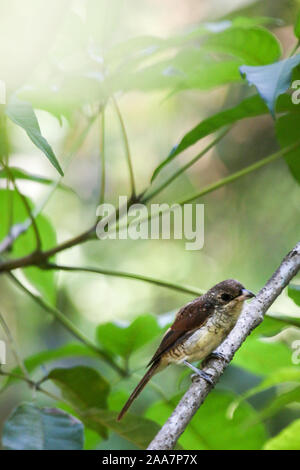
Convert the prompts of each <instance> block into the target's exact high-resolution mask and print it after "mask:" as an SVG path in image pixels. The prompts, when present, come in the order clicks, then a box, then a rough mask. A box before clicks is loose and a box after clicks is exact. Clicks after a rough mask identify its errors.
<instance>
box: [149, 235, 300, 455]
mask: <svg viewBox="0 0 300 470" xmlns="http://www.w3.org/2000/svg"><path fill="white" fill-rule="evenodd" d="M299 269H300V242H299V243H298V244H297V245H296V246H295V248H294V249H293V250H292V251H290V253H289V254H288V255H287V256H286V257H285V258H284V260H283V261H282V263H281V264H280V266H279V268H278V269H277V270H276V272H275V273H274V274H273V276H272V277H271V278H270V279H269V281H268V282H267V283H266V284H265V286H264V287H263V288H262V289H261V290H260V292H259V293H258V294H257V296H256V298H255V299H254V300H253V301H252V302H251V303H250V304H249V305H247V306H246V307H245V309H244V311H243V313H242V315H241V317H240V318H239V320H238V322H237V324H236V326H235V327H234V329H233V330H232V331H231V333H230V334H229V336H228V337H227V338H226V340H225V341H224V342H223V343H222V345H221V346H220V347H219V348H218V352H220V353H222V355H223V356H224V357H225V358H226V360H222V359H210V360H209V361H208V362H207V364H206V365H205V367H204V369H203V370H204V371H205V372H208V373H209V374H210V375H211V377H212V380H213V382H214V383H216V382H217V380H218V379H219V378H220V376H221V374H222V373H223V372H224V370H225V368H226V367H227V365H228V363H229V362H230V361H231V360H232V358H233V356H234V354H235V352H236V351H237V350H238V349H239V348H240V346H241V345H242V343H243V342H244V341H245V340H246V338H247V336H248V335H249V334H250V333H251V331H252V330H253V329H254V328H255V327H256V326H258V325H259V324H260V323H261V322H262V321H263V319H264V315H265V313H266V311H267V310H268V309H269V308H270V306H271V305H272V303H273V302H274V301H275V300H276V298H277V297H278V296H279V295H280V293H281V292H282V290H283V289H284V288H285V287H286V286H287V285H288V284H289V282H290V281H291V279H292V278H293V277H294V276H295V275H296V274H297V273H298V271H299ZM212 388H213V386H212V385H210V384H208V383H207V382H206V381H204V380H203V379H201V378H199V379H198V378H197V380H195V381H194V382H193V383H192V385H191V386H190V388H189V389H188V391H187V392H186V393H185V395H184V396H183V398H182V399H181V400H180V402H179V404H178V405H177V407H176V408H175V410H174V411H173V413H172V415H171V416H170V418H169V419H168V421H167V422H166V423H165V424H164V426H163V427H162V428H161V430H160V431H159V433H158V434H157V435H156V437H155V438H154V439H153V441H152V442H151V443H150V445H149V447H148V449H149V450H162V449H163V450H168V449H173V448H174V446H175V444H176V442H177V440H178V439H179V437H180V436H181V434H182V433H183V432H184V430H185V429H186V427H187V426H188V425H189V422H190V421H191V419H192V418H193V416H194V414H195V413H196V411H197V410H198V409H199V407H200V406H201V405H202V403H203V402H204V400H205V398H206V397H207V395H208V394H209V392H210V391H211V390H212Z"/></svg>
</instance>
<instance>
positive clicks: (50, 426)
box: [2, 403, 83, 450]
mask: <svg viewBox="0 0 300 470" xmlns="http://www.w3.org/2000/svg"><path fill="white" fill-rule="evenodd" d="M2 444H3V447H4V448H5V449H8V450H82V449H83V425H82V423H81V422H80V421H79V420H78V419H77V418H74V416H71V415H69V414H67V413H65V412H63V411H61V410H59V409H57V408H38V407H36V406H35V405H33V404H31V403H24V404H22V405H20V406H18V407H17V408H16V409H15V410H14V411H13V413H12V415H11V416H10V417H9V418H8V420H7V421H6V423H5V424H4V429H3V435H2Z"/></svg>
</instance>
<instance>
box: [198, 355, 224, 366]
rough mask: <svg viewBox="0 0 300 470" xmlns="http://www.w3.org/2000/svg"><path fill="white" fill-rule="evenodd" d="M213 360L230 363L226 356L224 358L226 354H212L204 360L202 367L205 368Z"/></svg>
mask: <svg viewBox="0 0 300 470" xmlns="http://www.w3.org/2000/svg"><path fill="white" fill-rule="evenodd" d="M211 359H221V360H222V361H225V362H227V361H228V360H227V358H226V356H224V354H222V353H219V352H212V353H210V354H209V355H208V356H207V357H206V358H205V359H203V361H202V366H203V367H205V366H206V364H207V363H208V361H210V360H211Z"/></svg>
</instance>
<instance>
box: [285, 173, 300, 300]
mask: <svg viewBox="0 0 300 470" xmlns="http://www.w3.org/2000/svg"><path fill="white" fill-rule="evenodd" d="M299 175H300V173H299ZM288 296H289V297H290V298H291V299H293V301H294V302H295V304H296V305H298V306H299V307H300V285H298V284H290V285H289V286H288Z"/></svg>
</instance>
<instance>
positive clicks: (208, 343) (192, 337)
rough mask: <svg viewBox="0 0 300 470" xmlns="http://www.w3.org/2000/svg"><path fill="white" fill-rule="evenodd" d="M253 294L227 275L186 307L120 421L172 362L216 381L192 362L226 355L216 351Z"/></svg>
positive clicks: (122, 412)
mask: <svg viewBox="0 0 300 470" xmlns="http://www.w3.org/2000/svg"><path fill="white" fill-rule="evenodd" d="M252 297H255V294H253V293H252V292H251V291H249V290H247V289H246V288H245V287H244V286H243V285H242V284H241V283H240V282H238V281H236V280H235V279H227V280H225V281H222V282H219V283H218V284H216V285H215V286H213V287H212V288H211V289H209V290H208V291H207V292H206V293H205V294H203V295H202V296H200V297H198V298H196V299H195V300H193V301H192V302H189V303H188V304H187V305H185V306H184V307H182V308H181V309H180V310H179V311H178V313H177V315H176V317H175V320H174V322H173V324H172V325H171V327H170V328H169V329H168V330H167V331H166V333H165V334H164V336H163V338H162V341H161V343H160V345H159V347H158V349H157V350H156V352H155V354H154V355H153V357H152V359H151V360H150V362H149V363H148V365H147V367H149V369H148V371H147V372H146V374H145V375H144V377H143V378H142V379H141V381H140V382H139V383H138V385H137V386H136V388H135V389H134V391H133V392H132V394H131V395H130V397H129V398H128V400H127V402H126V403H125V405H124V406H123V408H122V410H121V411H120V413H119V415H118V417H117V421H120V420H121V419H122V418H123V416H124V414H125V413H126V411H127V410H128V408H129V407H130V406H131V404H132V402H133V401H134V400H135V399H136V398H137V396H138V395H139V394H140V393H141V391H142V390H143V388H144V387H145V386H146V384H147V383H148V382H149V380H150V379H151V378H152V377H153V375H154V374H157V373H158V372H160V371H162V370H163V369H165V368H166V367H167V366H168V365H170V364H184V365H186V366H188V367H189V368H190V369H192V370H193V371H194V373H196V374H197V375H198V376H200V377H201V378H202V379H204V380H206V381H207V382H208V383H210V384H213V381H212V378H211V376H210V374H208V373H207V372H204V371H203V370H201V369H198V368H197V367H195V366H194V365H193V364H191V362H195V361H203V360H204V361H206V360H207V359H208V357H211V356H212V355H213V356H216V357H219V358H220V357H223V356H222V355H221V354H219V353H217V352H213V351H214V350H215V349H216V348H217V347H218V346H219V345H220V344H221V343H222V342H223V341H224V339H225V338H226V336H227V335H228V334H229V332H230V331H231V330H232V329H233V327H234V325H235V324H236V322H237V320H238V318H239V316H240V314H241V312H242V309H243V305H244V302H245V300H247V299H250V298H252ZM223 358H224V357H223Z"/></svg>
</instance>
